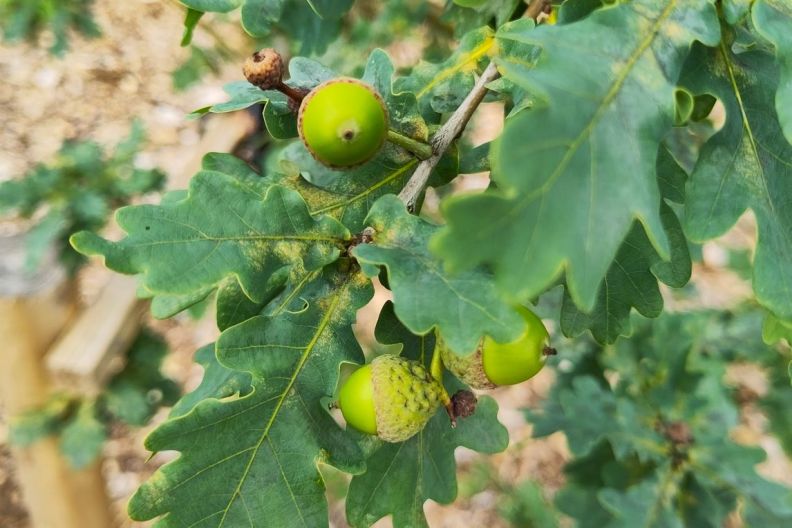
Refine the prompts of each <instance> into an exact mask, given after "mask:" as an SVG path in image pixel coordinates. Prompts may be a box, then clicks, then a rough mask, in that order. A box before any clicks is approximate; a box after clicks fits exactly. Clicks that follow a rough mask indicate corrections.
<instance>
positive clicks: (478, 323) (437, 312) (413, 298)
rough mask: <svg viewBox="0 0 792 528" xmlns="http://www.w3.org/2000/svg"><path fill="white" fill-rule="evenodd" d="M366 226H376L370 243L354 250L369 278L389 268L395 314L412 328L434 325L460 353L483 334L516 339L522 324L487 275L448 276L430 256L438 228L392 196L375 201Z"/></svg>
mask: <svg viewBox="0 0 792 528" xmlns="http://www.w3.org/2000/svg"><path fill="white" fill-rule="evenodd" d="M366 224H367V225H369V226H371V227H372V228H374V231H375V234H374V241H373V243H371V244H361V245H358V246H356V247H355V249H354V250H353V251H352V254H353V256H354V257H355V258H356V259H357V260H358V262H360V264H361V265H363V266H364V271H367V273H369V274H370V275H372V276H373V275H377V274H378V273H379V266H382V267H384V268H385V269H386V270H387V273H388V284H389V288H390V289H391V290H392V291H393V302H394V305H395V307H396V314H397V315H398V317H399V319H400V320H401V321H402V323H404V325H405V326H406V327H407V328H409V329H410V331H412V332H413V333H415V334H419V335H424V334H426V333H428V332H430V331H431V330H432V329H433V328H437V330H438V331H439V332H440V334H441V335H442V336H443V339H444V340H445V342H446V343H447V344H448V346H449V347H450V348H451V349H452V350H454V351H455V352H457V353H460V354H468V353H471V352H473V351H474V350H475V349H476V346H477V344H478V342H479V340H480V339H481V337H482V336H483V335H484V334H487V335H490V336H492V337H493V338H494V339H495V340H496V341H500V342H510V341H513V340H515V339H517V337H519V334H520V332H521V331H522V329H523V327H524V323H523V321H522V320H521V317H520V316H519V315H518V314H517V312H516V311H515V310H514V308H512V307H511V306H510V305H509V304H508V303H506V302H504V301H503V300H502V299H501V297H500V296H499V295H498V292H497V291H496V290H495V285H494V283H493V282H492V277H491V276H490V275H489V273H487V272H485V271H483V270H481V269H475V270H471V271H467V272H463V273H460V274H458V275H454V276H450V275H448V274H447V273H446V272H445V271H444V269H443V265H442V262H441V261H440V260H438V259H437V258H435V257H434V256H432V255H431V253H430V252H429V248H428V242H429V238H430V237H431V236H432V235H434V234H435V233H436V232H437V231H438V229H439V227H438V226H435V225H432V224H430V223H428V222H426V221H425V220H422V219H420V218H418V217H417V216H413V215H411V214H409V213H408V212H407V209H406V208H405V206H404V204H403V203H402V202H401V201H400V200H399V199H398V198H397V197H396V196H393V195H387V196H383V197H382V198H380V199H379V200H377V202H376V203H375V204H374V205H373V206H372V207H371V212H370V213H369V215H368V217H367V218H366Z"/></svg>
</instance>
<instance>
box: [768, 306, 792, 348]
mask: <svg viewBox="0 0 792 528" xmlns="http://www.w3.org/2000/svg"><path fill="white" fill-rule="evenodd" d="M782 339H786V341H787V343H789V344H790V345H792V321H784V320H782V319H779V318H778V317H776V316H775V314H773V313H768V314H767V317H766V318H765V321H764V324H763V325H762V340H764V342H765V343H766V344H768V345H774V344H776V343H778V342H779V341H781V340H782Z"/></svg>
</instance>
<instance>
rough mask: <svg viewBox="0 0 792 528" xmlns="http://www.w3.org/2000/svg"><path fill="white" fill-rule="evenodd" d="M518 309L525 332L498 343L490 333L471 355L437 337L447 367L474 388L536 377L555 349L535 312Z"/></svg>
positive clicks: (487, 387) (489, 387) (518, 381)
mask: <svg viewBox="0 0 792 528" xmlns="http://www.w3.org/2000/svg"><path fill="white" fill-rule="evenodd" d="M517 311H518V312H519V314H520V315H521V316H522V318H523V320H524V321H525V324H526V326H525V331H524V332H523V334H522V335H521V336H520V337H519V338H517V339H516V340H514V341H512V342H511V343H498V342H496V341H495V340H494V339H492V338H491V337H489V336H484V337H483V338H482V339H481V341H479V344H478V347H477V348H476V350H475V351H473V352H472V353H471V354H468V355H466V356H460V355H457V354H455V353H454V352H452V351H451V350H450V349H449V348H448V347H447V346H446V345H445V343H443V342H442V341H441V340H440V339H439V338H438V348H439V350H440V354H441V358H442V360H443V364H444V365H445V367H446V368H447V369H448V370H449V371H451V373H452V374H454V375H455V376H456V377H457V378H459V379H460V380H462V381H463V382H465V383H467V384H468V385H470V386H471V387H473V388H474V389H494V388H495V387H497V386H499V385H515V384H517V383H522V382H523V381H525V380H527V379H529V378H532V377H534V376H535V375H536V374H537V373H538V372H539V371H540V370H542V367H543V366H544V364H545V359H546V358H547V356H548V355H552V354H555V350H554V349H552V348H550V347H549V346H548V345H547V343H548V339H549V337H550V336H549V334H548V333H547V329H546V328H545V327H544V325H543V324H542V320H541V319H539V318H538V317H537V316H536V315H535V314H534V313H533V312H531V311H530V310H528V309H527V308H524V307H522V306H520V307H518V308H517Z"/></svg>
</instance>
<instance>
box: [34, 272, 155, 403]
mask: <svg viewBox="0 0 792 528" xmlns="http://www.w3.org/2000/svg"><path fill="white" fill-rule="evenodd" d="M136 290H137V285H136V281H135V278H134V277H129V276H126V275H113V276H112V277H111V278H110V280H109V281H108V283H107V284H106V285H105V286H104V288H102V291H101V293H100V294H99V297H98V298H97V299H96V301H95V302H94V303H93V304H91V305H90V306H88V307H86V308H85V309H84V310H83V311H82V312H81V313H80V316H79V318H78V319H77V320H76V321H75V322H74V324H73V325H72V326H71V327H70V328H69V331H68V332H66V333H65V334H64V335H63V336H62V337H61V338H60V339H59V340H58V341H57V342H56V343H55V344H54V345H53V347H52V348H51V349H50V352H49V355H48V356H47V368H49V371H50V372H51V373H52V377H53V380H54V382H55V385H56V386H58V387H60V388H63V389H67V390H71V391H76V392H77V393H79V394H81V395H87V396H94V395H97V394H99V393H100V392H101V390H102V388H103V387H104V386H105V384H106V383H107V381H108V380H109V379H110V378H111V377H112V376H113V375H114V374H116V373H118V372H119V371H120V370H121V369H122V368H123V366H124V361H123V358H124V356H125V353H126V351H127V350H128V349H129V346H130V345H131V344H132V341H133V340H134V339H135V337H136V336H137V333H138V331H139V329H140V322H141V318H142V316H143V313H144V311H145V303H144V302H143V301H142V300H141V299H138V298H137V296H136Z"/></svg>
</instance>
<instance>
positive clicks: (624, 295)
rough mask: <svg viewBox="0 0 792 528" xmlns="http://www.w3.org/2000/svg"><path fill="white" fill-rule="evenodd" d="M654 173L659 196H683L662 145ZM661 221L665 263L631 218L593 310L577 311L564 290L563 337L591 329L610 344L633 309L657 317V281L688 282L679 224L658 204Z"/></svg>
mask: <svg viewBox="0 0 792 528" xmlns="http://www.w3.org/2000/svg"><path fill="white" fill-rule="evenodd" d="M657 174H658V179H659V181H660V189H661V192H662V194H663V197H664V198H666V199H669V200H671V199H673V201H677V202H681V201H682V200H684V194H683V192H684V185H685V179H686V177H687V175H686V174H685V172H684V171H683V170H682V168H681V167H680V166H679V165H678V164H677V163H676V161H675V160H674V159H673V158H672V157H671V154H670V153H669V152H668V150H667V149H665V148H664V147H662V148H661V152H660V154H659V155H658V164H657ZM660 219H661V221H662V222H663V227H664V229H665V231H666V236H667V237H668V240H669V243H670V249H671V260H670V262H666V261H664V260H663V259H662V258H661V257H660V255H659V254H658V253H657V251H656V250H655V248H654V247H653V246H652V243H651V241H650V240H649V239H648V238H647V236H646V233H645V231H644V228H643V226H641V224H640V223H638V222H635V223H634V224H633V227H632V229H631V230H630V232H629V233H628V234H627V238H625V240H624V242H622V245H621V247H620V248H619V251H618V252H617V253H616V257H615V258H614V259H613V262H612V263H611V265H610V268H608V272H607V274H606V275H605V278H604V279H603V281H602V284H601V285H600V289H599V292H598V293H597V303H596V305H595V307H594V310H593V311H592V312H591V313H585V312H583V311H581V310H580V309H579V308H578V307H577V306H575V303H574V302H573V301H572V298H571V296H570V295H569V292H568V291H567V292H565V294H564V302H563V305H562V307H561V329H562V330H563V332H564V334H565V335H567V336H577V335H580V334H581V333H582V332H583V331H584V330H586V329H591V333H592V334H593V335H594V338H595V339H596V340H597V341H598V342H600V343H613V342H614V341H616V339H617V338H618V337H619V336H623V335H629V334H630V332H631V328H632V326H631V324H630V312H631V310H632V309H633V308H635V309H636V310H637V311H638V312H639V313H640V314H641V315H643V316H644V317H657V316H659V315H660V314H661V313H662V311H663V296H662V295H661V294H660V288H659V287H658V279H659V280H661V281H662V282H664V283H665V284H668V285H669V286H672V287H675V288H681V287H682V286H684V285H685V284H687V282H688V280H689V279H690V274H691V270H692V263H691V260H690V252H689V250H688V244H687V239H686V238H685V235H684V233H683V231H682V225H681V224H680V222H679V219H678V218H677V216H676V214H675V213H674V211H673V210H672V209H671V207H670V206H669V205H667V204H665V203H664V204H662V205H661V208H660Z"/></svg>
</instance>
